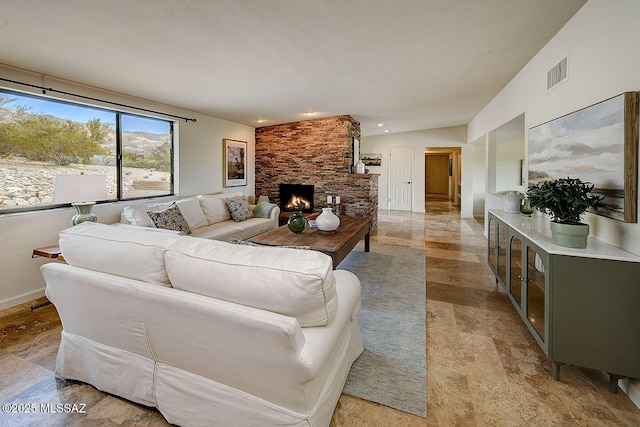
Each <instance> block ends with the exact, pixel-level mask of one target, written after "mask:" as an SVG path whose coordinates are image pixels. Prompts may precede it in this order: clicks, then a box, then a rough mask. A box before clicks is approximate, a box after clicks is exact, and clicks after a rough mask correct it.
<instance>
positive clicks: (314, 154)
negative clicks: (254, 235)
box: [255, 116, 378, 230]
mask: <svg viewBox="0 0 640 427" xmlns="http://www.w3.org/2000/svg"><path fill="white" fill-rule="evenodd" d="M354 138H355V139H356V140H358V141H359V140H360V123H359V122H358V121H357V120H354V119H353V117H351V116H335V117H327V118H323V119H314V120H305V121H302V122H295V123H286V124H282V125H275V126H266V127H261V128H257V129H256V145H255V147H256V154H255V159H256V197H259V196H263V195H266V196H269V198H270V199H271V201H272V202H273V203H276V204H277V205H279V206H281V207H282V203H283V200H282V199H283V198H288V197H287V194H283V193H282V189H281V187H280V185H281V184H298V185H312V186H313V187H314V193H313V196H312V201H313V202H312V209H313V211H315V212H319V211H320V210H321V208H323V207H326V206H327V196H332V197H334V198H335V197H336V196H339V197H340V208H339V209H340V210H339V212H338V213H339V214H342V215H353V216H368V217H369V218H370V220H371V221H370V224H371V226H370V227H371V228H370V229H371V230H374V229H375V228H376V227H377V224H378V174H355V173H351V170H352V166H353V164H352V163H353V161H352V159H353V141H354ZM334 207H335V206H334ZM283 211H284V209H283Z"/></svg>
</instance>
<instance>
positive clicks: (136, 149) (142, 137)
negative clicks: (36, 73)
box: [0, 107, 171, 156]
mask: <svg viewBox="0 0 640 427" xmlns="http://www.w3.org/2000/svg"><path fill="white" fill-rule="evenodd" d="M15 115H16V112H15V111H14V110H11V109H6V108H2V107H0V122H7V121H11V120H13V118H14V117H15ZM41 116H43V117H45V118H47V119H49V120H54V121H59V122H66V121H67V119H61V118H60V117H56V116H53V115H51V114H42V115H41ZM72 121H73V120H72ZM76 123H78V124H80V125H82V126H86V123H82V122H76ZM122 137H123V141H122V142H123V146H124V151H126V152H127V153H135V154H142V155H145V156H150V155H152V154H153V152H154V151H155V150H156V148H158V147H160V146H162V144H164V143H166V142H169V141H170V140H171V135H170V134H168V133H165V134H156V133H151V132H143V131H134V132H127V131H123V132H122ZM102 146H103V147H104V148H105V149H106V150H107V151H108V152H109V153H115V151H116V132H115V129H113V128H111V130H110V131H109V134H108V136H107V137H106V138H105V139H104V142H103V143H102Z"/></svg>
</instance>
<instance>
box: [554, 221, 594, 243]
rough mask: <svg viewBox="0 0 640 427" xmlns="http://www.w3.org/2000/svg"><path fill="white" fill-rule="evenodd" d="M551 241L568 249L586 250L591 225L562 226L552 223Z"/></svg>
mask: <svg viewBox="0 0 640 427" xmlns="http://www.w3.org/2000/svg"><path fill="white" fill-rule="evenodd" d="M549 225H550V226H551V241H553V243H555V244H556V245H560V246H565V247H567V248H576V249H584V248H586V247H587V237H589V224H575V225H574V224H560V223H557V222H553V221H551V223H550V224H549Z"/></svg>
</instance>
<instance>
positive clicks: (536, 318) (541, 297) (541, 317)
mask: <svg viewBox="0 0 640 427" xmlns="http://www.w3.org/2000/svg"><path fill="white" fill-rule="evenodd" d="M544 304H545V262H544V261H543V258H541V257H540V255H539V254H538V253H537V252H536V251H535V249H534V248H531V247H527V319H528V320H529V323H530V324H531V326H533V328H534V329H535V330H536V332H537V333H538V335H539V336H540V338H542V341H545V336H544V335H545V333H544V324H545V313H544Z"/></svg>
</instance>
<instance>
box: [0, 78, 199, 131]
mask: <svg viewBox="0 0 640 427" xmlns="http://www.w3.org/2000/svg"><path fill="white" fill-rule="evenodd" d="M0 80H2V81H5V82H9V83H14V84H18V85H22V86H28V87H32V88H35V89H40V90H42V94H43V95H44V94H46V93H47V92H57V93H62V94H64V95H70V96H75V97H76V98H82V99H88V100H91V101H97V102H102V103H105V104H111V105H116V106H118V107H126V108H131V109H134V110H139V111H146V112H147V113H154V114H161V115H163V116H168V117H173V118H176V119H181V120H184V121H185V122H194V123H195V122H196V119H191V118H189V117H182V116H176V115H175V114H169V113H163V112H162V111H155V110H149V109H147V108H140V107H135V106H133V105H127V104H120V103H118V102H112V101H106V100H104V99H100V98H92V97H90V96H84V95H78V94H76V93H71V92H65V91H63V90H57V89H54V88H52V87H45V86H38V85H33V84H30V83H24V82H19V81H17V80H9V79H5V78H3V77H0Z"/></svg>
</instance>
